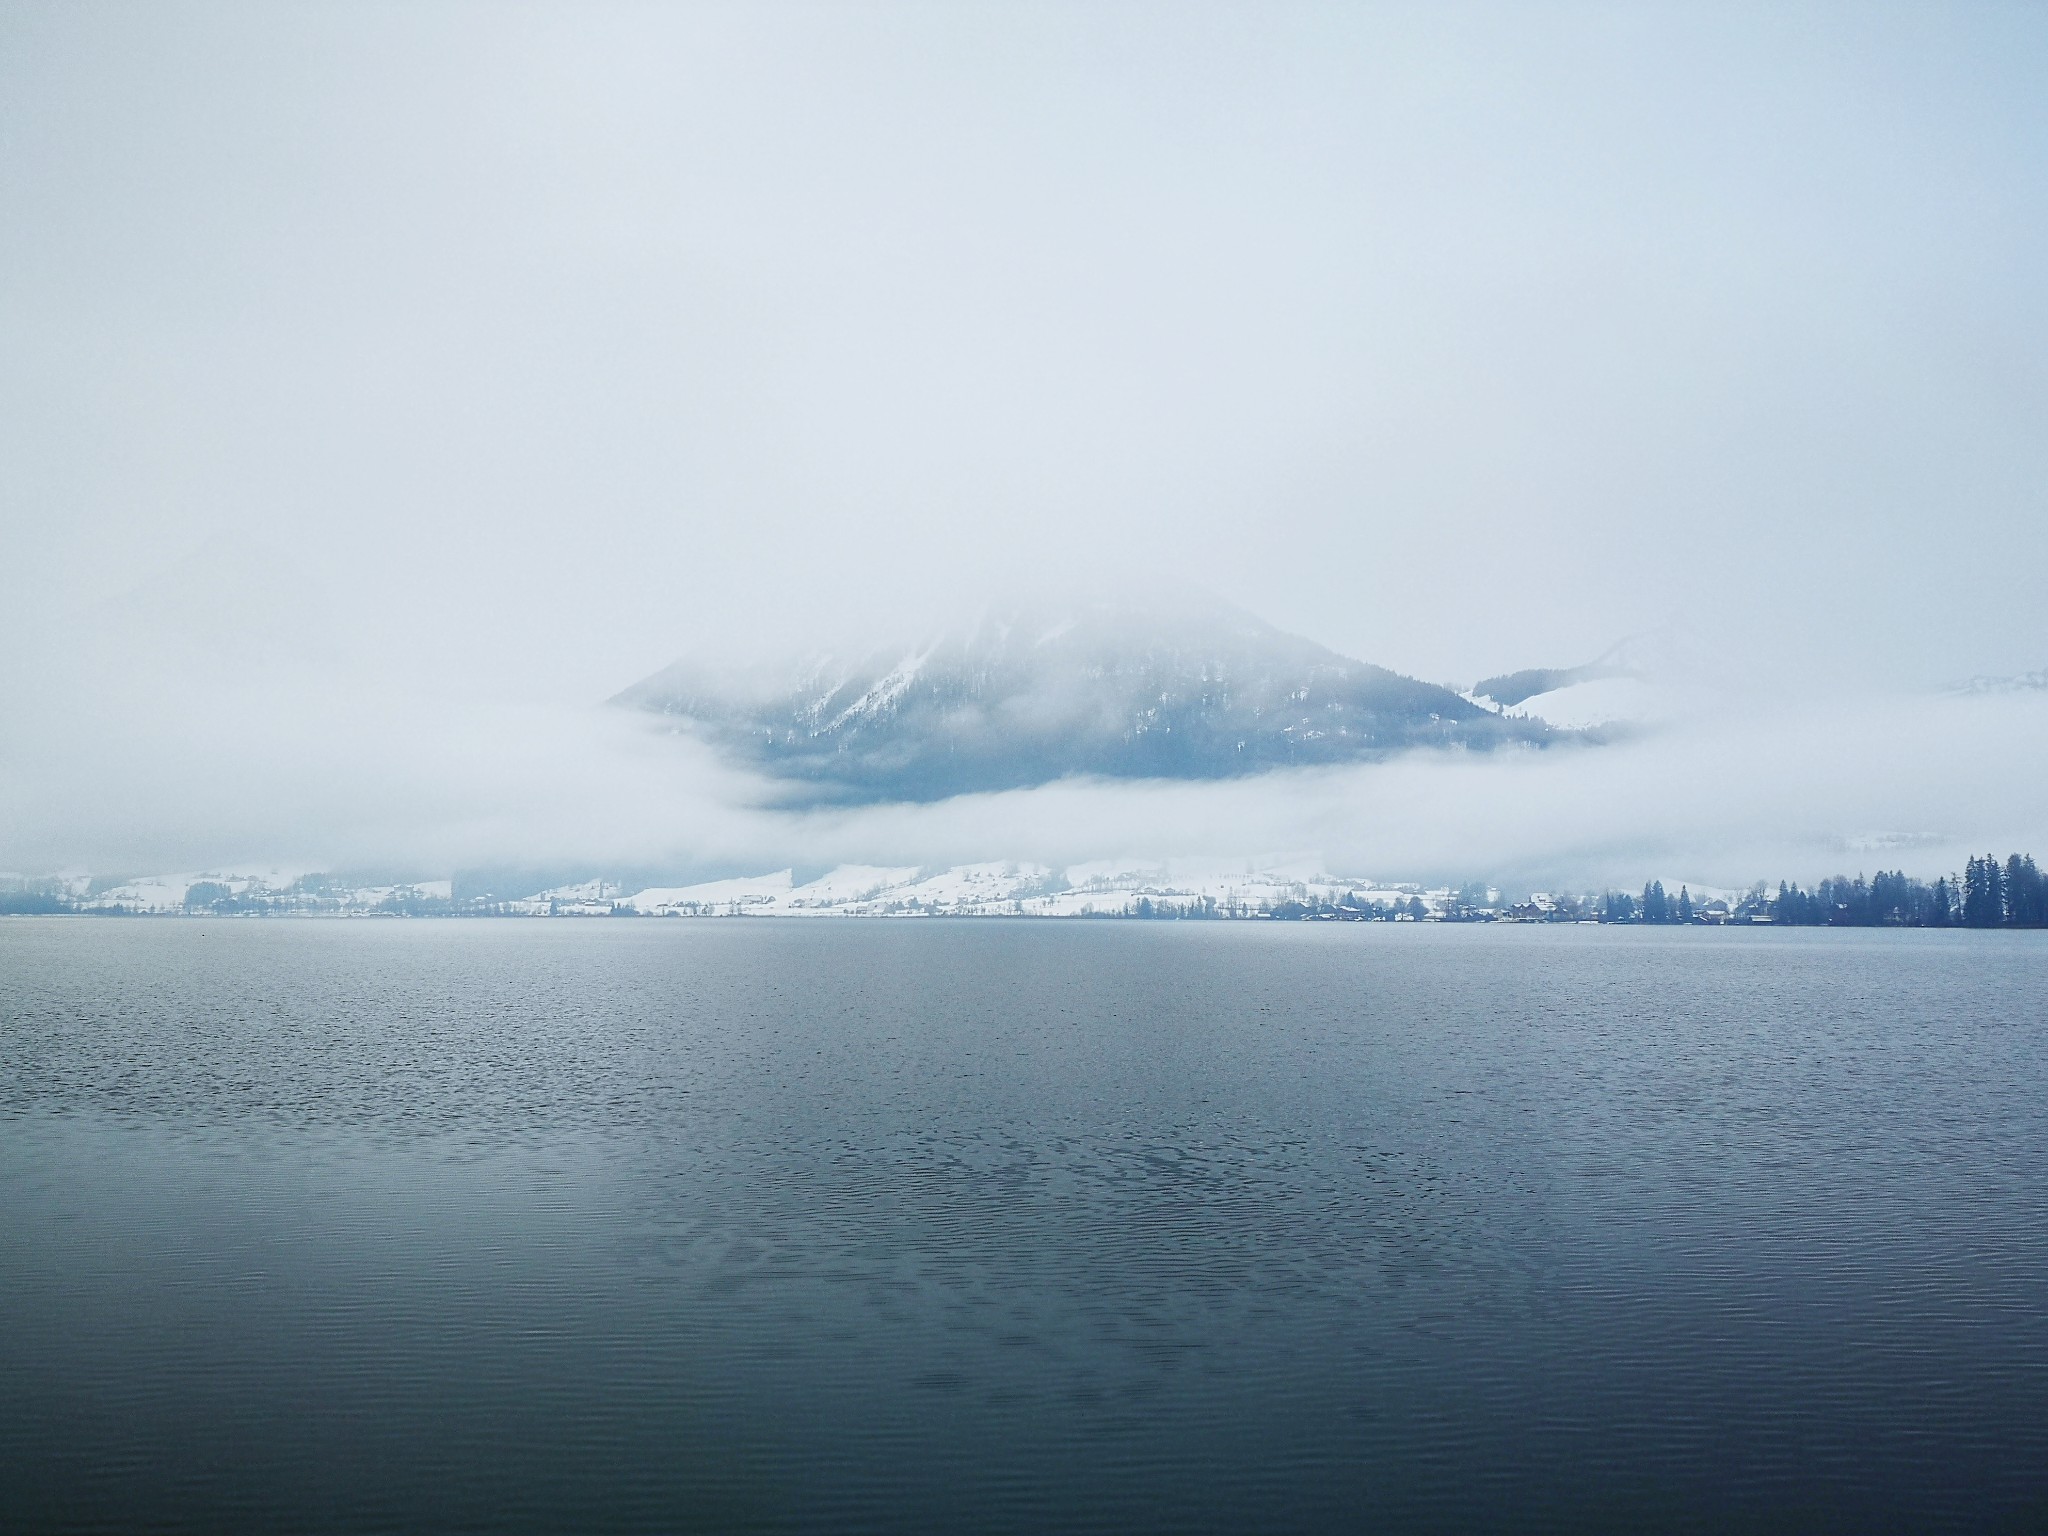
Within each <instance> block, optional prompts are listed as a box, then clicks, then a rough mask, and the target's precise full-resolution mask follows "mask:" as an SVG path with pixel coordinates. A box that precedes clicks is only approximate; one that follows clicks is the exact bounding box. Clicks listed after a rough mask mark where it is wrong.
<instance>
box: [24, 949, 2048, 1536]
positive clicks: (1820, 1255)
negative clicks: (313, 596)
mask: <svg viewBox="0 0 2048 1536" xmlns="http://www.w3.org/2000/svg"><path fill="white" fill-rule="evenodd" d="M2044 999H2048V936H2043V935H2029V934H2000V933H1993V934H1960V933H1880V932H1821V933H1815V932H1811V931H1808V932H1806V933H1793V932H1781V933H1771V932H1761V933H1759V932H1718V933H1717V932H1710V931H1678V932H1671V931H1658V930H1613V929H1580V928H1564V929H1536V928H1518V929H1508V928H1498V929H1488V928H1467V929H1461V928H1438V927H1421V926H1413V925H1410V926H1402V927H1393V926H1349V925H1346V926H1327V927H1326V926H1310V925H1256V924H1229V925H1225V924H1178V925H1176V924H1164V923H1161V924H1141V923H1128V922H1125V923H1082V922H1067V923H1056V922H1030V921H1017V922H1004V921H958V922H947V921H919V922H896V923H890V922H864V921H846V920H825V921H818V922H795V921H784V922H774V921H722V922H719V921H703V922H665V923H664V922H651V921H645V922H587V923H574V922H552V923H549V922H516V921H501V922H468V923H460V922H455V923H437V922H381V923H380V922H290V921H269V922H248V921H244V922H234V921H206V922H202V921H189V922H181V921H156V922H152V921H133V922H120V921H89V920H78V919H72V920H66V919H54V920H10V921H6V922H0V1525H4V1526H5V1527H7V1528H9V1529H12V1530H29V1531H35V1530H59V1529H91V1528H120V1529H135V1530H139V1529H145V1528H162V1529H184V1530H217V1529H220V1528H223V1527H224V1526H229V1525H239V1526H243V1527H249V1526H269V1527H278V1528H284V1527H290V1528H307V1529H333V1530H349V1531H356V1530H379V1529H388V1530H421V1529H428V1528H432V1529H445V1530H461V1529H475V1530H511V1529H532V1530H572V1529H573V1530H718V1531H727V1530H733V1531H738V1530H766V1531H833V1532H841V1531H865V1530H876V1531H920V1532H974V1531H1020V1532H1021V1531H1028V1532H1040V1531H1102V1532H1125V1531H1150V1530H1160V1531H1167V1530H1171V1531H1218V1532H1249V1531H1337V1530H1344V1531H1350V1530H1371V1529H1387V1530H1401V1531H1420V1530H1481V1529H1484V1530H1549V1531H1574V1532H1577V1531H1593V1530H1615V1531H1623V1530H1642V1529H1664V1530H1688V1529H1697V1530H1716V1531H1720V1530H1739V1531H1825V1530H1838V1531H1856V1532H1866V1531H1878V1530H1897V1531H1908V1530H1911V1531H1924V1530H1932V1529H1959V1530H2013V1531H2021V1530H2028V1531H2039V1530H2043V1529H2048V1018H2044V1013H2048V1006H2044Z"/></svg>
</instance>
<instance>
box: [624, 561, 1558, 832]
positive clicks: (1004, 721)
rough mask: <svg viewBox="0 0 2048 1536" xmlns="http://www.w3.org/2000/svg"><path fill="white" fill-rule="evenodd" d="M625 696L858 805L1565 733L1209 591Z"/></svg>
mask: <svg viewBox="0 0 2048 1536" xmlns="http://www.w3.org/2000/svg"><path fill="white" fill-rule="evenodd" d="M613 702H615V703H617V704H621V705H626V706H629V707H632V708H637V709H644V710H650V711H654V712H656V713H658V714H662V715H666V716H669V717H672V718H673V719H674V720H675V721H677V722H678V724H679V725H682V726H685V727H687V728H688V729H690V730H692V731H695V732H697V733H699V734H701V735H703V736H704V737H706V738H708V739H709V740H711V741H712V742H714V743H716V744H718V745H719V746H721V747H723V748H725V749H726V750H728V751H729V752H731V753H732V754H734V755H735V756H737V757H739V758H741V759H742V760H744V761H746V762H748V763H750V764H751V765H753V766H755V767H758V768H760V769H762V770H764V771H766V772H768V773H770V774H772V775H774V776H776V777H778V778H781V779H784V780H787V781H792V782H794V783H796V784H801V785H803V786H805V788H806V790H807V792H809V793H811V794H815V795H821V796H825V797H830V798H839V799H847V800H918V801H925V800H938V799H943V798H945V797H947V796H949V795H957V794H964V793H969V792H972V791H977V790H998V789H1014V788H1022V787H1026V786H1030V785H1035V784H1044V783H1048V782H1050V781H1052V780H1054V779H1059V778H1064V777H1067V776H1069V775H1075V774H1098V775H1103V776H1107V777H1114V778H1173V779H1218V778H1230V777H1236V776H1239V775H1243V774H1250V773H1258V772H1261V771H1264V770H1266V769H1271V768H1282V767H1294V766H1302V765H1309V764H1323V763H1340V762H1349V761H1354V760H1357V759H1360V758H1368V757H1375V756H1381V755H1384V754H1386V753H1388V752H1392V751H1397V750H1400V749H1403V748H1408V747H1420V746H1437V747H1450V746H1458V747H1471V748H1490V747H1495V746H1499V745H1503V744H1507V743H1528V744H1542V743H1544V742H1547V741H1549V740H1551V739H1552V737H1553V736H1554V734H1555V733H1554V732H1553V731H1552V729H1551V728H1550V727H1549V726H1548V725H1546V724H1544V723H1543V722H1542V721H1540V720H1533V719H1523V718H1512V717H1504V716H1502V715H1500V714H1498V713H1496V712H1493V711H1489V710H1488V709H1486V708H1484V707H1482V706H1480V705H1478V704H1475V703H1474V702H1472V701H1471V700H1470V699H1467V698H1465V697H1463V696H1461V695H1459V694H1457V693H1455V692H1453V691H1452V690H1451V689H1448V688H1443V687H1439V686H1437V685H1436V684H1434V683H1425V682H1420V681H1417V680H1416V679H1414V678H1411V677H1403V676H1401V675H1400V674H1398V673H1395V672H1390V671H1388V670H1387V669H1386V668H1384V667H1376V666H1372V665H1370V664H1368V663H1366V662H1362V661H1355V660H1353V659H1352V658H1350V657H1348V656H1342V655H1339V654H1338V653H1337V652H1335V651H1332V650H1329V649H1328V648H1327V647H1324V646H1321V645H1318V644H1316V643H1315V642H1314V641H1311V640H1305V639H1303V638H1301V637H1300V636H1298V635H1290V634H1287V633H1285V632H1283V631H1281V630H1278V629H1275V628H1274V627H1273V626H1272V625H1270V624H1267V623H1265V622H1263V621H1262V620H1260V619H1257V618H1255V617H1253V616H1252V615H1251V614H1248V613H1245V612H1243V611H1241V610H1239V609H1235V608H1230V607H1227V606H1225V605H1223V604H1221V603H1216V602H1211V601H1202V602H1194V601H1182V602H1177V603H1174V604H1172V605H1157V606H1142V605H1132V604H1124V603H1110V602H1081V603H1071V604H1066V605H1059V606H1052V605H1047V606H1041V607H1028V606H1018V607H1013V608H1008V609H1002V610H991V611H988V612H985V613H983V614H982V615H980V616H979V617H978V618H976V619H974V620H973V621H971V622H968V623H964V624H961V625H959V626H955V627H952V628H948V629H944V630H941V631H939V632H937V633H934V634H931V635H928V636H926V637H924V638H922V639H920V640H918V641H916V642H914V643H909V644H904V645H898V646H891V647H886V648H883V649H880V650H876V651H872V652H869V653H866V654H862V655H858V656H853V657H831V656H827V657H821V658H818V659H816V660H814V661H812V662H810V663H808V664H805V665H802V666H799V667H795V668H792V669H790V670H789V671H788V672H786V673H783V674H780V675H776V674H769V675H765V676H761V675H756V676H754V677H751V678H745V677H737V676H735V675H733V674H731V673H724V672H719V671H716V670H713V669H710V668H707V667H703V666H700V665H697V664H695V663H692V662H689V661H679V662H677V663H676V664H675V665H673V666H671V667H668V668H667V669H665V670H664V671H661V672H658V673H656V674H655V675H654V676H652V677H650V678H647V679H646V680H645V681H643V682H641V683H638V684H636V685H635V686H633V687H632V688H629V689H627V690H626V691H625V692H624V693H622V694H620V695H619V696H618V697H617V699H615V700H614V701H613Z"/></svg>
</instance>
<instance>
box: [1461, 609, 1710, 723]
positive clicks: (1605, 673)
mask: <svg viewBox="0 0 2048 1536" xmlns="http://www.w3.org/2000/svg"><path fill="white" fill-rule="evenodd" d="M1695 649H1696V642H1694V641H1693V640H1692V639H1691V637H1690V636H1688V635H1685V634H1683V633H1680V632H1677V631H1671V630H1660V631H1657V632H1655V633H1652V634H1646V635H1633V636H1630V637H1629V638H1628V639H1626V640H1623V641H1621V642H1620V643H1619V644H1616V645H1613V646H1610V647H1609V648H1608V649H1607V651H1605V652H1604V653H1603V654H1602V655H1600V656H1598V657H1596V658H1595V659H1594V660H1592V661H1589V662H1586V663H1584V664H1583V665H1581V666H1576V667H1526V668H1524V669H1523V670H1521V671H1519V672H1507V673H1503V674H1502V675H1501V676H1499V677H1489V678H1484V679H1482V680H1481V681H1479V682H1476V683H1474V684H1473V685H1472V687H1471V688H1470V690H1468V691H1467V692H1466V694H1465V695H1464V697H1466V698H1468V699H1470V700H1472V701H1473V702H1474V703H1476V704H1479V705H1481V706H1482V707H1484V708H1486V709H1489V710H1493V711H1495V712H1498V713H1501V714H1503V715H1506V716H1507V717H1508V718H1511V719H1513V718H1519V719H1525V720H1540V721H1543V722H1544V723H1546V724H1548V725H1551V726H1554V727H1556V728H1557V729H1559V730H1569V731H1596V732H1599V733H1600V734H1601V736H1602V738H1603V739H1613V738H1614V737H1615V735H1616V734H1617V733H1621V732H1625V731H1628V730H1630V729H1633V728H1635V727H1639V726H1643V725H1645V724H1647V723H1649V722H1651V721H1654V720H1656V719H1658V718H1660V717H1662V716H1663V715H1664V714H1665V713H1666V712H1667V711H1668V709H1669V708H1670V700H1669V699H1668V698H1667V697H1665V694H1666V691H1667V690H1666V685H1667V684H1669V683H1670V682H1671V681H1672V680H1673V679H1674V678H1678V677H1682V676H1685V675H1686V674H1688V673H1690V672H1693V671H1696V670H1697V662H1696V660H1695V658H1694V657H1693V655H1692V654H1691V653H1692V652H1693V651H1694V650H1695Z"/></svg>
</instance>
